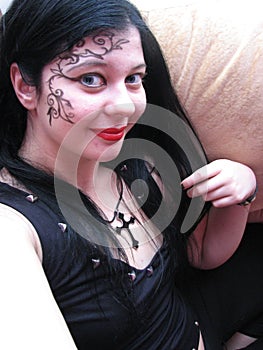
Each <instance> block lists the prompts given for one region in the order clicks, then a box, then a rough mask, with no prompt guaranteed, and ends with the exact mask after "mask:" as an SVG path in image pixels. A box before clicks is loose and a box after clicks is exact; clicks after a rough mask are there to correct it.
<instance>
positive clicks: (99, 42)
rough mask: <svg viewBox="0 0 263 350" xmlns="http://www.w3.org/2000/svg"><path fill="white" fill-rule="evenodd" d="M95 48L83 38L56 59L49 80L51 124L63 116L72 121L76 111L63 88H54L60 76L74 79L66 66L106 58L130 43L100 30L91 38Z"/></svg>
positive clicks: (111, 33)
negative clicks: (89, 45)
mask: <svg viewBox="0 0 263 350" xmlns="http://www.w3.org/2000/svg"><path fill="white" fill-rule="evenodd" d="M91 40H92V42H93V44H94V45H93V46H94V49H90V48H87V47H86V45H85V44H86V41H85V40H84V39H83V40H81V41H80V42H79V43H78V44H77V45H76V46H75V47H74V48H73V50H72V51H71V52H70V53H66V54H63V55H61V56H60V57H59V59H58V60H57V61H56V66H57V68H52V69H51V71H52V73H53V75H52V76H51V77H50V78H49V80H48V85H49V90H50V94H49V95H48V97H47V103H48V105H49V110H48V113H47V114H48V115H49V123H50V125H51V123H52V119H57V118H62V119H63V120H65V121H68V122H70V123H72V119H73V118H74V112H72V111H70V110H71V109H73V107H72V105H71V103H70V101H69V100H67V99H65V98H64V97H63V96H64V92H63V90H62V89H55V88H54V81H55V80H56V79H59V78H64V79H74V78H72V77H70V76H68V75H67V74H66V72H65V67H67V66H73V65H75V64H78V63H79V62H80V61H81V60H84V59H87V58H96V59H99V60H104V56H105V55H107V54H108V53H110V52H112V51H113V50H122V49H123V45H124V44H127V43H129V40H127V39H124V38H119V39H118V38H116V34H115V33H114V32H111V31H105V30H103V31H100V32H99V33H98V34H96V35H95V36H93V37H92V38H91Z"/></svg>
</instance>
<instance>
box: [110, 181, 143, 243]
mask: <svg viewBox="0 0 263 350" xmlns="http://www.w3.org/2000/svg"><path fill="white" fill-rule="evenodd" d="M119 180H120V179H119ZM119 184H120V196H119V199H118V202H117V204H116V207H115V209H114V213H113V218H112V219H111V220H109V221H106V222H107V223H108V224H112V223H113V222H114V220H115V219H119V220H120V221H121V226H117V227H115V228H114V230H115V231H116V233H117V234H119V235H121V232H122V230H126V231H127V232H128V234H129V236H130V238H131V240H132V248H133V249H135V250H137V249H138V248H139V241H137V239H135V238H134V236H133V234H132V232H131V230H130V225H132V224H134V222H135V217H134V216H132V215H130V218H129V219H128V220H125V218H124V213H122V212H120V211H119V206H120V204H121V201H122V196H123V184H122V181H121V180H120V181H119Z"/></svg>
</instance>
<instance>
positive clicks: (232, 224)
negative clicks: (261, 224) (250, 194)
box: [190, 205, 249, 269]
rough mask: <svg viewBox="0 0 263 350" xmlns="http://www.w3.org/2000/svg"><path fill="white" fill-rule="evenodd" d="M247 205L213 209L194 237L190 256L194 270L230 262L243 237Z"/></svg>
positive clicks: (247, 211)
mask: <svg viewBox="0 0 263 350" xmlns="http://www.w3.org/2000/svg"><path fill="white" fill-rule="evenodd" d="M248 214H249V205H248V206H239V205H232V206H229V207H225V208H215V207H211V209H210V211H209V213H208V214H207V217H206V218H204V221H203V222H201V223H200V225H199V226H198V227H197V229H196V230H195V232H194V234H193V237H194V239H193V241H192V243H191V249H190V252H191V253H190V257H191V262H192V264H193V265H194V266H195V267H198V268H201V269H212V268H216V267H218V266H220V265H221V264H223V263H224V262H225V261H227V260H228V259H229V258H230V257H231V256H232V255H233V254H234V252H235V251H236V249H237V248H238V246H239V244H240V241H241V239H242V237H243V233H244V230H245V226H246V223H247V218H248Z"/></svg>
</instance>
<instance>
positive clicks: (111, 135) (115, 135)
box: [98, 126, 126, 141]
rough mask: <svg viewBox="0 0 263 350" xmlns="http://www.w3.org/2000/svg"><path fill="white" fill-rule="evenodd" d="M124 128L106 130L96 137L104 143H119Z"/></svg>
mask: <svg viewBox="0 0 263 350" xmlns="http://www.w3.org/2000/svg"><path fill="white" fill-rule="evenodd" d="M125 128H126V126H124V127H122V128H108V129H104V130H102V131H100V132H99V133H98V136H99V137H101V138H102V139H103V140H106V141H119V140H120V139H121V138H122V137H123V136H124V130H125Z"/></svg>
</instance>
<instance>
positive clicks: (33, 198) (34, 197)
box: [26, 194, 38, 203]
mask: <svg viewBox="0 0 263 350" xmlns="http://www.w3.org/2000/svg"><path fill="white" fill-rule="evenodd" d="M26 200H27V201H28V202H30V203H34V202H35V201H37V200H38V197H37V196H34V195H33V194H29V195H28V196H26Z"/></svg>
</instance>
